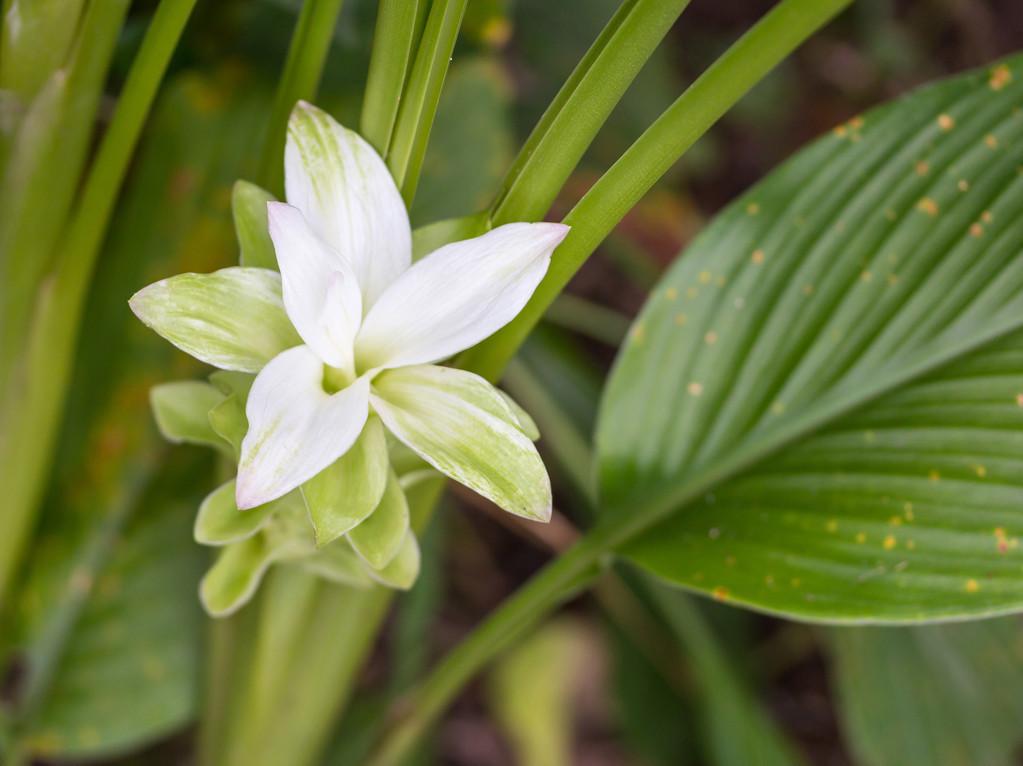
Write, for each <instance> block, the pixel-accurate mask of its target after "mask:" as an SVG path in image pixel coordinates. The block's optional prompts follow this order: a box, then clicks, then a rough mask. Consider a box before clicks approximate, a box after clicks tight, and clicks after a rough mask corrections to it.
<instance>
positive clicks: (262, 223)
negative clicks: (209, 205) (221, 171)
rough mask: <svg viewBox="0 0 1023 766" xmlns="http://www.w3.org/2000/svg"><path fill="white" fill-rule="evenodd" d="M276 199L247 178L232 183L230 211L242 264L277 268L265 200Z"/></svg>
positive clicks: (272, 200) (262, 267) (271, 200)
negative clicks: (246, 179) (232, 216)
mask: <svg viewBox="0 0 1023 766" xmlns="http://www.w3.org/2000/svg"><path fill="white" fill-rule="evenodd" d="M276 199H277V198H276V197H274V195H272V194H271V193H270V192H268V191H267V190H266V189H263V188H260V187H259V186H256V185H255V184H252V183H249V182H248V181H236V182H235V185H234V189H232V190H231V212H232V214H233V215H234V230H235V233H236V234H237V235H238V245H239V247H240V249H241V259H240V260H241V265H242V266H253V267H255V268H260V269H273V270H275V271H276V270H277V256H276V255H275V254H274V246H273V242H272V241H271V240H270V230H269V227H268V225H267V220H266V203H267V202H274V201H276Z"/></svg>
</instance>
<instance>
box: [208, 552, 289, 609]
mask: <svg viewBox="0 0 1023 766" xmlns="http://www.w3.org/2000/svg"><path fill="white" fill-rule="evenodd" d="M272 563H273V556H272V555H271V552H270V550H269V549H268V548H267V546H266V541H265V540H264V539H263V536H262V535H255V536H253V537H249V538H246V539H245V540H242V541H241V542H238V543H232V544H231V545H228V546H226V547H224V548H222V549H221V551H220V555H218V556H217V560H216V562H215V563H214V564H213V566H212V567H210V569H209V571H208V572H206V575H205V576H204V577H203V578H202V582H201V583H199V600H200V601H202V605H203V607H204V608H205V609H206V612H207V614H209V615H210V616H211V617H226V616H227V615H229V614H233V613H234V612H236V611H238V610H239V609H241V608H242V607H243V606H245V604H247V603H248V601H249V599H251V598H252V596H253V594H255V592H256V589H257V588H258V587H259V583H260V581H261V580H262V579H263V575H264V574H266V570H267V569H268V568H269V567H270V565H271V564H272Z"/></svg>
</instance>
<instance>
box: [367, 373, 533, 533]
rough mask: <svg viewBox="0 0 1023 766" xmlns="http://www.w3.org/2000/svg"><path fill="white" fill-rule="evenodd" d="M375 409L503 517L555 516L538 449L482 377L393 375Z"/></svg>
mask: <svg viewBox="0 0 1023 766" xmlns="http://www.w3.org/2000/svg"><path fill="white" fill-rule="evenodd" d="M371 403H372V406H373V409H374V410H375V411H376V412H377V414H379V415H380V417H381V419H382V420H383V421H384V425H385V426H387V428H388V429H389V430H390V431H391V432H392V433H393V434H394V435H395V436H396V437H397V438H398V439H400V440H401V441H402V442H404V443H405V444H406V445H408V446H409V447H411V448H412V450H414V451H415V452H416V453H418V454H419V455H420V457H422V458H423V459H424V460H425V461H426V462H428V463H429V464H430V465H432V466H433V467H434V468H436V469H437V470H438V471H440V472H441V473H443V474H445V475H446V476H448V477H450V478H452V479H454V480H455V481H457V482H460V483H462V484H464V485H466V486H467V487H470V488H471V489H473V490H475V491H476V492H479V493H480V494H481V495H483V496H484V497H486V498H488V499H489V500H491V501H493V502H494V503H496V504H497V505H498V506H500V507H501V508H503V509H504V510H506V511H508V512H510V513H514V514H516V515H518V516H523V517H525V518H527V519H533V520H537V521H548V520H549V519H550V516H551V485H550V479H549V478H548V476H547V470H546V469H545V468H544V465H543V461H542V460H541V459H540V455H539V453H538V452H537V451H536V447H535V446H534V445H533V443H532V442H531V441H530V440H529V438H527V437H526V436H525V435H524V434H523V433H522V431H520V430H519V426H518V421H517V419H516V418H515V417H514V416H513V415H512V413H511V410H510V408H509V407H508V405H507V403H506V402H505V400H504V399H503V398H502V397H501V396H500V395H499V394H498V393H497V391H496V389H494V388H493V387H492V386H490V384H488V383H486V381H484V380H483V379H482V378H480V377H479V376H477V375H472V374H470V373H466V372H462V371H460V370H453V369H449V368H442V367H433V366H430V365H424V366H418V367H405V368H400V369H397V370H389V371H387V372H384V373H382V374H381V375H379V376H378V377H377V378H376V380H375V381H374V383H373V394H372V397H371Z"/></svg>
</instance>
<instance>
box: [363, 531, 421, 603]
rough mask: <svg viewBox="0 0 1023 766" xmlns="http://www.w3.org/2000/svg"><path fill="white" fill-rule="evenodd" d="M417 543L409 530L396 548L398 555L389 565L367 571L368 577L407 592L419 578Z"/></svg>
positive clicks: (413, 534)
mask: <svg viewBox="0 0 1023 766" xmlns="http://www.w3.org/2000/svg"><path fill="white" fill-rule="evenodd" d="M419 563H420V561H419V543H418V542H417V541H416V535H415V533H414V532H413V531H412V530H411V529H410V530H409V531H408V532H406V533H405V539H404V540H402V542H401V547H400V548H398V553H397V554H396V555H395V557H394V558H393V559H391V563H389V564H388V565H387V566H385V567H383V568H382V569H370V570H367V571H368V574H369V576H370V577H372V578H373V579H374V580H376V581H377V582H380V583H383V584H384V585H387V586H388V587H390V588H398V589H399V590H408V589H409V588H411V587H412V585H413V584H414V583H415V581H416V578H417V577H418V576H419Z"/></svg>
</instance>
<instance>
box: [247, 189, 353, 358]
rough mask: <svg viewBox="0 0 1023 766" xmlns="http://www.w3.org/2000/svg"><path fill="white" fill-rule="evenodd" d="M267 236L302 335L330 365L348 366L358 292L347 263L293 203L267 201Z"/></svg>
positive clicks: (291, 315) (291, 313)
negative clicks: (272, 245)
mask: <svg viewBox="0 0 1023 766" xmlns="http://www.w3.org/2000/svg"><path fill="white" fill-rule="evenodd" d="M266 209H267V218H268V220H269V222H270V238H271V239H272V240H273V243H274V250H275V251H276V253H277V262H278V264H279V265H280V268H281V279H282V282H283V286H284V308H285V309H286V310H287V312H288V318H289V319H291V322H292V324H294V325H295V329H297V330H298V333H299V335H301V336H302V340H304V341H305V342H306V344H307V345H308V346H309V347H310V348H311V349H313V351H315V352H316V353H317V354H318V355H319V357H320V359H322V360H323V361H324V362H326V363H327V364H329V365H330V366H332V367H340V368H341V369H344V370H349V371H350V370H352V369H353V364H352V348H353V343H354V340H355V334H356V333H357V332H358V330H359V323H360V322H361V321H362V295H361V293H360V292H359V284H358V281H357V280H356V277H355V273H354V272H353V271H352V268H351V266H349V265H348V262H347V261H346V260H345V259H344V258H342V257H341V255H340V254H338V253H337V251H335V250H334V249H332V248H331V247H330V246H329V245H328V244H327V243H325V242H324V241H323V240H322V239H321V238H320V237H319V236H318V235H317V234H316V232H314V231H313V229H312V228H311V227H310V226H309V223H308V222H307V221H306V219H305V218H304V217H303V216H302V213H301V212H300V211H299V210H298V208H296V207H292V206H291V205H285V204H284V203H283V202H268V203H267V207H266Z"/></svg>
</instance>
